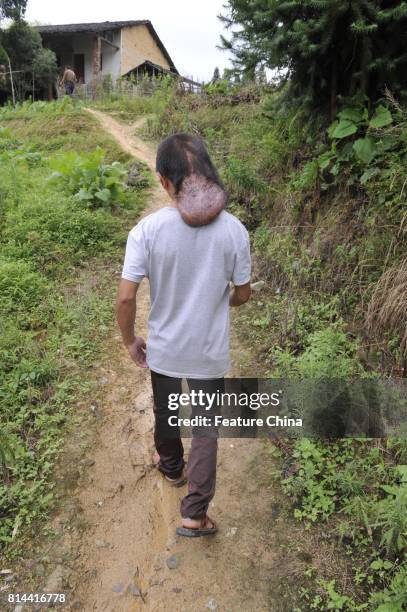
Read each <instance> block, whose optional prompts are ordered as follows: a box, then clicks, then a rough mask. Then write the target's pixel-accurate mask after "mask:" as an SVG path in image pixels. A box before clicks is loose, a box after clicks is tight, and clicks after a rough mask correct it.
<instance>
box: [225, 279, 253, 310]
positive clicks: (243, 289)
mask: <svg viewBox="0 0 407 612" xmlns="http://www.w3.org/2000/svg"><path fill="white" fill-rule="evenodd" d="M251 294H252V290H251V287H250V283H246V284H245V285H234V287H233V289H232V291H231V292H230V298H229V304H230V305H231V306H242V304H246V302H248V301H249V299H250V296H251Z"/></svg>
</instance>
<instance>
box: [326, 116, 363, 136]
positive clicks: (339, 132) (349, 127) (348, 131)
mask: <svg viewBox="0 0 407 612" xmlns="http://www.w3.org/2000/svg"><path fill="white" fill-rule="evenodd" d="M357 130H358V128H357V125H356V124H355V123H354V122H353V121H350V120H349V119H341V121H340V122H339V123H338V125H337V126H336V128H335V129H334V131H333V132H332V137H333V138H346V137H347V136H351V135H352V134H354V133H355V132H357Z"/></svg>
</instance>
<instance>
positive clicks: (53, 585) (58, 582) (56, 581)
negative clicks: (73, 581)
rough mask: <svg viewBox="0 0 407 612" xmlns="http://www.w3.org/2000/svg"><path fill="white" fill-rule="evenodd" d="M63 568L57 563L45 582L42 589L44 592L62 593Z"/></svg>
mask: <svg viewBox="0 0 407 612" xmlns="http://www.w3.org/2000/svg"><path fill="white" fill-rule="evenodd" d="M63 579H64V570H63V567H62V566H61V565H57V567H56V568H55V569H54V571H53V572H52V574H51V575H50V576H49V577H48V580H47V584H46V585H45V588H44V589H43V592H44V593H63V588H62V586H63Z"/></svg>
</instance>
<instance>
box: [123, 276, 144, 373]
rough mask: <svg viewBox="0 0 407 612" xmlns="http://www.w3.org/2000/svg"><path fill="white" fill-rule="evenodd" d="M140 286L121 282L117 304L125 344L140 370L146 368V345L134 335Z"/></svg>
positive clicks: (125, 281) (124, 281)
mask: <svg viewBox="0 0 407 612" xmlns="http://www.w3.org/2000/svg"><path fill="white" fill-rule="evenodd" d="M139 286H140V285H139V283H133V282H131V281H128V280H125V279H122V280H121V282H120V286H119V292H118V295H117V302H116V316H117V322H118V324H119V327H120V331H121V333H122V338H123V342H124V344H125V346H126V347H127V349H128V351H129V353H130V356H131V358H132V359H133V361H134V362H135V363H136V364H137V365H138V366H139V367H140V368H146V367H147V361H146V343H145V341H144V339H143V338H141V337H140V336H136V335H135V333H134V324H135V321H136V309H137V291H138V288H139Z"/></svg>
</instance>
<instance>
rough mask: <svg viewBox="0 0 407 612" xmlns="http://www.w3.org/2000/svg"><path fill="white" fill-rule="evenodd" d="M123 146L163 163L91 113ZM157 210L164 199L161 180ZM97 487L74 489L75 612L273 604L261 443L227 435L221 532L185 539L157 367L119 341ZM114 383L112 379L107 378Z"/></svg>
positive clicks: (142, 325) (242, 357)
mask: <svg viewBox="0 0 407 612" xmlns="http://www.w3.org/2000/svg"><path fill="white" fill-rule="evenodd" d="M89 112H91V113H92V114H93V115H94V116H95V117H96V118H97V119H98V120H99V121H100V122H101V125H102V126H103V127H104V129H106V130H107V131H108V132H109V133H110V134H112V135H113V136H114V138H116V139H117V141H118V142H119V143H120V144H121V146H122V147H123V148H124V149H125V150H126V151H128V152H129V153H131V154H132V155H134V156H136V157H137V158H138V159H140V160H142V161H144V162H146V163H147V164H148V165H149V166H150V167H151V168H154V157H155V155H154V150H153V147H152V146H150V145H149V144H148V143H146V142H143V141H142V140H141V139H140V138H138V137H137V136H136V135H135V128H136V127H138V126H139V125H140V122H139V123H137V124H135V125H133V126H123V125H121V124H119V123H118V122H116V121H115V120H114V119H112V118H111V117H109V116H107V115H105V114H104V113H101V112H98V111H95V110H89ZM149 202H150V203H149V206H148V208H147V209H146V210H145V211H144V214H148V213H150V212H152V211H154V210H156V209H157V208H159V207H160V206H162V205H163V204H165V194H164V192H163V191H162V190H161V187H160V186H159V185H158V184H156V185H155V186H154V188H153V189H152V192H151V195H150V200H149ZM148 310H149V297H148V283H143V284H142V286H141V288H140V292H139V297H138V308H137V327H138V331H139V333H140V334H146V322H147V316H148ZM232 357H233V362H234V368H233V375H239V374H242V375H245V376H250V375H252V376H253V375H255V373H254V372H252V371H251V367H250V356H249V355H248V354H247V353H246V351H244V350H242V348H241V347H240V346H239V344H238V342H237V340H236V339H235V338H234V339H233V342H232ZM104 376H105V379H106V380H105V381H104V382H105V388H106V392H105V393H104V395H103V398H102V407H101V410H102V414H103V418H102V419H101V420H100V424H99V426H98V431H97V434H96V443H95V444H94V448H93V450H92V451H91V453H90V455H89V459H88V463H87V465H88V466H89V467H88V470H87V474H86V476H87V480H86V482H87V484H86V485H85V486H84V487H82V488H81V489H79V490H77V491H75V492H74V494H73V495H74V496H75V497H76V498H77V503H76V502H75V503H76V511H75V512H77V513H79V514H80V517H81V519H80V520H81V524H82V525H83V526H84V527H83V531H82V533H81V538H80V542H79V549H77V550H76V552H75V556H76V559H75V561H74V572H73V573H72V575H71V576H70V580H69V582H70V586H71V605H70V607H69V609H72V610H74V609H76V610H83V611H85V612H90V611H97V612H102V611H105V610H106V611H108V612H121V611H122V612H130V611H136V610H152V611H160V610H163V611H164V610H175V611H185V612H187V611H188V612H189V611H191V612H192V611H194V612H196V611H197V610H203V611H205V610H208V609H209V610H219V611H227V610H229V611H231V612H232V611H233V612H236V611H239V612H240V611H245V612H246V611H251V610H253V611H254V610H256V611H257V610H260V611H263V610H264V611H266V610H273V609H277V608H273V607H272V606H271V604H270V593H269V586H268V585H269V582H268V581H269V577H270V572H271V568H272V561H273V552H272V551H271V550H270V544H269V541H270V538H269V524H270V504H271V500H270V495H271V494H270V492H269V489H268V488H267V487H268V485H269V480H268V477H269V468H267V466H264V465H262V463H263V462H264V461H267V454H266V453H265V451H264V446H263V444H262V442H260V441H252V440H227V439H223V440H221V441H220V452H219V472H218V474H219V476H218V487H217V493H216V496H215V499H214V502H213V504H212V505H211V506H212V507H211V508H210V511H211V515H213V517H214V518H215V519H216V520H217V521H218V523H219V527H220V531H219V534H217V535H216V536H215V537H213V538H209V539H205V538H202V539H197V540H196V541H189V540H185V539H183V538H179V537H175V527H176V526H177V524H178V523H179V513H178V508H179V502H180V499H181V496H182V494H183V493H184V490H181V491H180V490H176V489H173V488H171V487H169V486H168V485H167V484H166V483H165V482H164V481H163V479H162V477H161V476H160V475H159V474H158V473H157V472H156V471H155V470H154V469H153V468H152V467H151V456H152V452H153V439H152V428H153V416H152V395H151V391H150V381H149V375H148V372H146V371H143V370H140V369H138V368H137V367H136V366H135V365H134V364H133V363H132V362H131V361H130V359H129V358H128V356H127V352H126V351H125V350H124V349H123V348H122V346H121V343H120V338H119V337H116V338H115V341H114V344H113V349H112V355H111V359H110V368H108V369H105V370H104ZM106 381H107V382H106Z"/></svg>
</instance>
